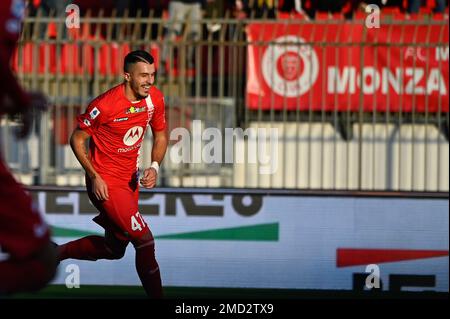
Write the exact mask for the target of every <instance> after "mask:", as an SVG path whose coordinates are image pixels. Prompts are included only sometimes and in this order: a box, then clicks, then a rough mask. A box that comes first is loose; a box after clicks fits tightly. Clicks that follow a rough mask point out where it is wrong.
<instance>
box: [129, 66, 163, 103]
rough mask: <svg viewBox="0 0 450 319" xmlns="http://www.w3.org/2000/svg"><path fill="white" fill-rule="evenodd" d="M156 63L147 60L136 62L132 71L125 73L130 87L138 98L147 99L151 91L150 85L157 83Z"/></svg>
mask: <svg viewBox="0 0 450 319" xmlns="http://www.w3.org/2000/svg"><path fill="white" fill-rule="evenodd" d="M155 73H156V69H155V64H154V63H153V64H148V63H145V62H137V63H135V64H134V65H133V66H132V67H131V70H130V73H125V78H126V79H127V81H128V83H129V85H130V88H131V90H132V92H133V94H134V96H135V97H136V99H137V100H141V99H145V98H146V97H147V96H148V94H149V91H150V87H151V86H152V85H153V83H155Z"/></svg>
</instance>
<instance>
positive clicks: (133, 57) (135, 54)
mask: <svg viewBox="0 0 450 319" xmlns="http://www.w3.org/2000/svg"><path fill="white" fill-rule="evenodd" d="M138 62H147V63H148V64H153V63H154V62H155V60H154V59H153V57H152V55H151V54H150V53H148V52H147V51H144V50H136V51H131V52H130V53H128V54H127V55H126V57H125V61H124V62H123V71H124V72H129V71H130V68H131V66H132V65H133V64H136V63H138Z"/></svg>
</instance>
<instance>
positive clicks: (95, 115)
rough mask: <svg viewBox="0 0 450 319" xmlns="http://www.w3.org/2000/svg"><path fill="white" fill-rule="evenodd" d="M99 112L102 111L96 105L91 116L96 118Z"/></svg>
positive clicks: (92, 118)
mask: <svg viewBox="0 0 450 319" xmlns="http://www.w3.org/2000/svg"><path fill="white" fill-rule="evenodd" d="M99 114H100V111H99V110H98V108H96V107H94V108H93V109H92V111H91V112H90V113H89V116H90V117H91V120H94V119H95V118H96V117H97V116H98V115H99Z"/></svg>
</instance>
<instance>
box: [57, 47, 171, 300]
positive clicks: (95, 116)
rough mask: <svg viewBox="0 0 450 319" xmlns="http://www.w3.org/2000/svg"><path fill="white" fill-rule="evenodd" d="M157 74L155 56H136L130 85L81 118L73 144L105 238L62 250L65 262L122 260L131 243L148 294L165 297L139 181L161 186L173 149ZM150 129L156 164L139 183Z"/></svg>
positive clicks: (129, 66) (129, 64) (129, 60)
mask: <svg viewBox="0 0 450 319" xmlns="http://www.w3.org/2000/svg"><path fill="white" fill-rule="evenodd" d="M155 73H156V70H155V64H154V60H153V57H152V56H151V55H150V54H149V53H147V52H145V51H139V50H138V51H132V52H130V53H129V54H128V55H127V56H126V57H125V61H124V76H125V81H124V83H122V84H120V85H118V86H116V87H114V88H112V89H110V90H109V91H107V92H105V93H103V94H102V95H100V96H99V97H97V98H96V99H94V100H93V101H92V102H91V103H90V104H89V106H88V107H87V110H86V112H85V113H84V114H82V115H80V116H79V117H78V127H77V128H76V129H75V131H74V132H73V134H72V137H71V141H70V144H71V146H72V149H73V151H74V153H75V155H76V157H77V159H78V161H79V162H80V164H81V165H82V166H83V168H84V170H85V171H86V186H87V191H88V195H89V198H90V200H91V202H92V203H93V204H94V206H95V207H96V208H97V209H98V211H99V212H100V213H99V215H98V216H96V217H95V218H94V221H95V222H96V223H98V224H99V225H101V226H102V227H103V228H104V229H105V236H104V237H102V236H87V237H84V238H81V239H78V240H75V241H72V242H69V243H66V244H64V245H61V246H59V248H58V255H59V259H60V260H64V259H67V258H74V259H82V260H97V259H120V258H122V257H123V255H124V254H125V249H126V247H127V245H128V243H129V242H131V243H132V244H133V246H134V248H135V250H136V270H137V272H138V275H139V278H140V279H141V282H142V285H143V287H144V289H145V291H146V293H147V295H148V296H149V297H151V298H161V297H162V287H161V276H160V272H159V267H158V263H157V262H156V259H155V244H154V238H153V235H152V233H151V231H150V229H149V227H148V225H147V223H146V222H145V221H144V219H143V217H142V215H141V214H140V213H139V211H138V194H139V181H140V183H141V185H142V186H143V187H146V188H152V187H154V186H155V183H156V177H157V174H158V169H159V164H160V163H161V161H162V160H163V158H164V154H165V152H166V149H167V133H166V121H165V111H164V97H163V95H162V93H161V92H160V91H159V90H158V89H157V88H156V87H155V86H153V84H154V81H155ZM147 127H150V128H151V130H152V133H153V138H154V142H153V148H152V164H151V166H150V167H149V168H147V169H145V170H144V172H143V176H142V178H141V179H140V180H138V178H139V177H138V174H139V173H138V156H139V151H140V149H141V146H142V142H143V138H144V135H145V132H146V129H147ZM87 140H89V154H88V153H87V151H86V147H85V142H86V141H87Z"/></svg>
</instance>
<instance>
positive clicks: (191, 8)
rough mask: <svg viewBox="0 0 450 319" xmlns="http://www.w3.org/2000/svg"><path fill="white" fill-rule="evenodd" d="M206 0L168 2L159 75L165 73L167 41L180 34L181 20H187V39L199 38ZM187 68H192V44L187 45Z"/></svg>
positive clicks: (167, 54) (168, 48)
mask: <svg viewBox="0 0 450 319" xmlns="http://www.w3.org/2000/svg"><path fill="white" fill-rule="evenodd" d="M205 1H206V0H173V1H170V2H169V21H168V23H167V26H168V27H167V33H166V36H165V37H164V43H163V49H162V53H161V66H160V68H159V70H158V74H159V75H160V76H163V77H164V76H165V75H166V73H167V67H168V66H167V60H168V57H169V50H170V49H171V48H170V47H169V41H174V40H175V38H176V36H177V35H181V31H182V29H183V25H182V22H183V21H188V22H189V30H188V31H189V32H188V34H187V40H188V41H194V42H196V41H198V40H200V38H201V34H202V26H201V23H200V20H201V18H202V15H203V12H202V8H204V7H205V4H206V2H205ZM187 51H188V52H187V68H188V70H193V69H194V53H195V52H194V46H193V45H188V46H187Z"/></svg>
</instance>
